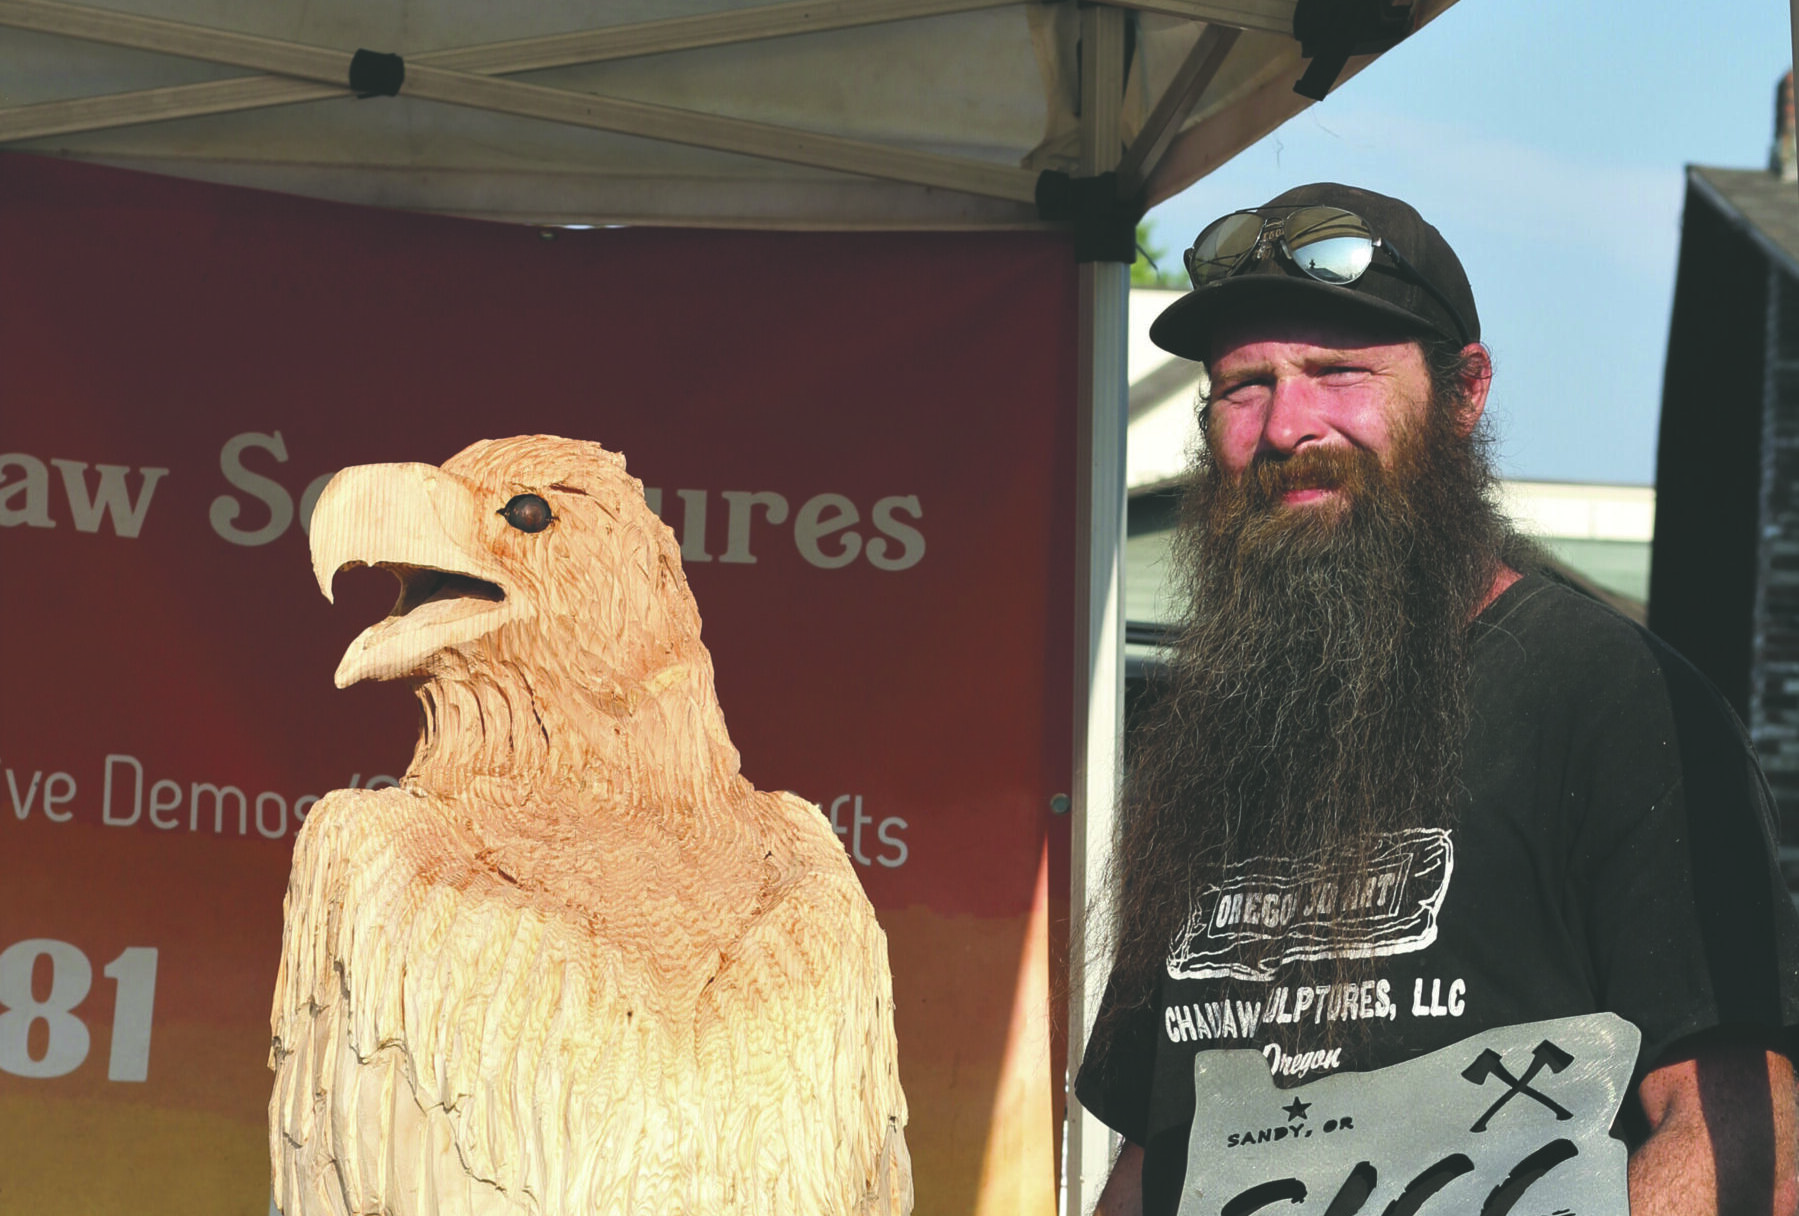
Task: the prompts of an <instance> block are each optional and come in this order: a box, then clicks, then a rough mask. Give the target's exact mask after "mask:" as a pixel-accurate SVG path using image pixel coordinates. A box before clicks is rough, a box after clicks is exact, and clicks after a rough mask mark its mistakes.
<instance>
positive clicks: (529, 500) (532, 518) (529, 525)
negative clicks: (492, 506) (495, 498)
mask: <svg viewBox="0 0 1799 1216" xmlns="http://www.w3.org/2000/svg"><path fill="white" fill-rule="evenodd" d="M500 514H501V515H503V516H505V518H506V522H507V523H509V524H511V525H512V526H513V527H515V528H517V529H518V530H519V531H520V532H542V531H543V530H544V529H545V528H547V527H549V526H550V504H549V503H547V502H545V501H544V500H543V499H541V498H539V497H538V496H537V495H535V494H518V495H514V496H513V499H512V501H511V502H509V503H507V504H506V505H505V506H503V507H501V508H500Z"/></svg>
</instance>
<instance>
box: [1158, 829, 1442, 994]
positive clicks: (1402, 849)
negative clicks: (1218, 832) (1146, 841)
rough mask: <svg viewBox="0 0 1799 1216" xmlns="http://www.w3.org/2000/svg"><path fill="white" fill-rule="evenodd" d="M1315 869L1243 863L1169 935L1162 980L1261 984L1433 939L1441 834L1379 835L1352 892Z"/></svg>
mask: <svg viewBox="0 0 1799 1216" xmlns="http://www.w3.org/2000/svg"><path fill="white" fill-rule="evenodd" d="M1322 862H1323V858H1322V857H1321V856H1318V855H1314V856H1311V857H1306V858H1301V859H1298V860H1291V861H1289V860H1283V859H1279V858H1266V857H1258V858H1251V859H1249V860H1247V861H1244V862H1240V863H1238V864H1237V865H1235V866H1232V867H1231V868H1230V869H1229V870H1227V871H1226V872H1225V874H1224V876H1223V877H1222V878H1220V879H1219V880H1217V881H1216V882H1213V883H1210V884H1208V885H1207V887H1206V889H1205V890H1204V891H1203V892H1201V894H1200V897H1199V899H1198V900H1197V901H1196V902H1195V904H1194V907H1193V909H1192V911H1191V913H1190V914H1189V915H1188V917H1187V921H1186V924H1185V925H1183V926H1182V928H1181V930H1180V931H1179V932H1178V933H1176V934H1175V938H1174V942H1173V944H1172V946H1171V947H1170V949H1169V953H1168V975H1169V977H1170V978H1172V979H1176V980H1199V979H1215V978H1231V979H1238V980H1249V981H1252V982H1258V983H1266V982H1269V981H1272V980H1273V979H1274V978H1275V976H1276V975H1277V973H1278V972H1279V970H1280V969H1281V968H1282V967H1284V966H1286V965H1287V964H1289V963H1295V962H1316V961H1318V960H1321V959H1330V958H1378V957H1382V956H1385V955H1392V954H1408V953H1411V952H1412V951H1414V950H1422V949H1424V948H1425V947H1427V946H1429V945H1430V944H1431V943H1432V942H1434V941H1436V940H1437V914H1438V913H1439V912H1440V911H1441V910H1442V907H1443V900H1444V897H1445V896H1447V895H1448V894H1449V877H1450V874H1451V872H1452V871H1453V870H1454V868H1455V848H1454V845H1453V844H1452V843H1451V841H1450V837H1449V832H1448V831H1447V830H1446V829H1443V828H1413V829H1411V830H1408V831H1404V832H1394V833H1390V834H1388V835H1386V836H1383V837H1382V838H1381V840H1380V842H1379V844H1377V845H1376V846H1375V848H1374V850H1373V852H1372V855H1371V857H1370V860H1369V865H1368V869H1367V874H1366V877H1365V878H1363V879H1362V880H1361V881H1360V882H1359V883H1358V884H1356V885H1355V887H1354V888H1353V889H1348V890H1345V889H1341V888H1340V884H1339V883H1338V882H1337V881H1336V880H1335V878H1333V877H1327V875H1329V868H1328V867H1326V866H1325V865H1324V864H1322ZM1383 1016H1384V1014H1383Z"/></svg>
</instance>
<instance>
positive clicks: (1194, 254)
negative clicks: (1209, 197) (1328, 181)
mask: <svg viewBox="0 0 1799 1216" xmlns="http://www.w3.org/2000/svg"><path fill="white" fill-rule="evenodd" d="M1265 213H1273V214H1265ZM1377 249H1379V250H1383V251H1384V252H1385V253H1386V254H1387V256H1388V257H1390V258H1392V259H1393V264H1394V265H1395V266H1396V267H1397V268H1398V269H1399V272H1400V273H1401V274H1403V275H1405V277H1406V278H1408V279H1410V280H1411V281H1412V282H1414V283H1416V284H1417V285H1418V286H1419V287H1422V288H1423V289H1424V290H1425V291H1426V292H1427V293H1429V295H1430V297H1431V298H1432V299H1433V300H1435V301H1436V302H1437V303H1438V304H1441V305H1442V306H1443V309H1444V311H1446V312H1447V313H1448V314H1449V316H1450V318H1451V319H1452V320H1454V321H1455V326H1456V330H1457V333H1458V334H1459V335H1460V337H1461V339H1462V343H1463V345H1466V344H1467V343H1468V342H1469V341H1470V337H1469V334H1470V333H1471V331H1470V330H1469V328H1468V323H1467V321H1465V320H1464V319H1463V318H1462V314H1461V311H1460V310H1459V309H1457V308H1456V306H1455V305H1454V304H1451V303H1450V302H1449V299H1448V297H1447V296H1445V295H1444V294H1443V293H1442V292H1441V291H1440V290H1438V289H1437V287H1436V285H1435V284H1433V283H1432V282H1431V281H1430V280H1429V279H1427V278H1425V277H1424V276H1423V275H1422V274H1420V273H1419V272H1418V269H1417V268H1416V267H1414V266H1413V265H1412V264H1411V262H1409V261H1407V260H1406V257H1405V255H1404V254H1402V253H1400V252H1399V250H1397V249H1395V248H1394V247H1393V245H1392V243H1391V242H1390V241H1387V240H1384V239H1382V238H1381V237H1378V236H1376V235H1374V232H1373V230H1372V229H1370V228H1369V226H1368V221H1366V220H1364V219H1363V218H1362V217H1361V216H1359V215H1357V214H1356V213H1355V212H1353V211H1345V210H1343V208H1341V207H1324V206H1305V207H1287V206H1280V207H1257V208H1254V209H1252V210H1249V211H1233V212H1231V213H1230V214H1229V215H1226V216H1223V217H1221V218H1219V219H1216V220H1213V221H1212V222H1211V223H1210V224H1207V225H1206V226H1205V228H1204V230H1202V231H1201V232H1200V234H1199V236H1198V237H1197V238H1196V239H1195V240H1194V242H1193V247H1192V248H1191V249H1189V250H1187V252H1186V254H1185V255H1184V260H1185V261H1186V263H1187V276H1188V278H1190V279H1192V280H1193V286H1194V287H1195V288H1196V289H1197V288H1200V287H1205V286H1207V285H1208V284H1211V283H1216V282H1218V281H1220V280H1222V279H1227V278H1229V277H1230V276H1232V275H1234V274H1237V273H1239V272H1241V271H1243V270H1246V269H1248V268H1249V267H1251V266H1254V265H1255V264H1256V263H1257V262H1259V261H1261V260H1263V259H1264V258H1267V257H1270V256H1272V255H1273V254H1274V252H1275V251H1276V250H1278V251H1279V252H1280V253H1281V254H1283V255H1284V256H1285V257H1286V259H1287V260H1288V261H1289V262H1291V263H1292V264H1293V265H1294V267H1295V268H1296V269H1298V270H1299V272H1300V273H1301V274H1304V275H1305V276H1306V277H1307V278H1310V279H1314V280H1316V281H1318V282H1320V283H1327V284H1329V285H1331V286H1333V287H1346V286H1348V285H1349V284H1351V283H1354V282H1355V281H1356V280H1357V279H1360V278H1361V277H1362V276H1363V275H1364V274H1366V273H1368V267H1369V266H1370V265H1372V264H1373V262H1374V251H1375V250H1377Z"/></svg>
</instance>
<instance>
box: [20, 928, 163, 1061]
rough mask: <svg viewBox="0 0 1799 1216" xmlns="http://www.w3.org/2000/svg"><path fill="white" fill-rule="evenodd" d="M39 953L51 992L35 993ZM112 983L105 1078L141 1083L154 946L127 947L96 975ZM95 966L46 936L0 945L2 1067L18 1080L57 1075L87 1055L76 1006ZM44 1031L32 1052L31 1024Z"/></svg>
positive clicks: (152, 1002)
mask: <svg viewBox="0 0 1799 1216" xmlns="http://www.w3.org/2000/svg"><path fill="white" fill-rule="evenodd" d="M40 958H43V959H48V960H49V962H50V968H49V971H50V990H49V992H48V993H46V994H45V995H44V996H43V997H42V998H39V997H38V996H37V995H36V992H35V991H34V986H33V984H32V972H33V971H34V970H36V968H37V962H38V960H39V959H40ZM101 974H103V975H104V976H106V978H107V979H110V980H112V981H113V984H114V985H115V987H116V988H117V995H116V996H115V998H114V1000H113V1014H112V1050H111V1053H110V1058H109V1059H108V1060H107V1065H106V1079H107V1080H108V1081H144V1080H147V1079H148V1078H149V1076H150V1038H151V1021H152V1019H153V1017H154V1015H155V1008H156V950H155V949H154V948H153V947H150V946H128V947H127V948H126V949H125V950H124V951H123V952H121V953H120V954H119V956H118V957H117V958H115V959H113V960H112V962H110V963H108V964H106V968H105V970H104V971H102V972H101ZM93 983H94V965H93V964H92V963H90V962H88V958H87V955H86V954H84V953H83V952H82V951H81V949H80V947H78V946H73V945H70V944H69V943H68V942H59V941H55V940H53V939H50V938H43V937H40V938H31V939H29V940H26V941H22V942H14V943H13V944H12V945H10V946H8V947H7V948H6V949H5V950H0V1072H7V1073H11V1074H13V1075H14V1076H18V1077H34V1078H44V1077H63V1076H67V1075H68V1074H69V1073H72V1072H74V1071H75V1070H76V1069H77V1068H80V1067H81V1065H82V1064H83V1063H84V1062H85V1061H86V1060H87V1056H88V1049H89V1047H90V1046H91V1045H92V1037H91V1036H90V1035H89V1034H88V1029H87V1024H86V1023H85V1022H83V1021H82V1020H81V1019H80V1018H78V1017H76V1016H75V1013H74V1010H75V1008H76V1007H77V1006H78V1005H80V1004H81V1002H82V1001H84V1000H86V999H87V994H88V990H89V989H90V988H92V987H93ZM39 1022H42V1023H44V1027H45V1029H46V1030H47V1031H48V1032H49V1033H48V1034H47V1035H46V1036H45V1037H44V1040H43V1054H42V1055H39V1056H36V1057H34V1056H33V1055H32V1053H31V1028H32V1027H33V1026H34V1025H36V1024H37V1023H39Z"/></svg>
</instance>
